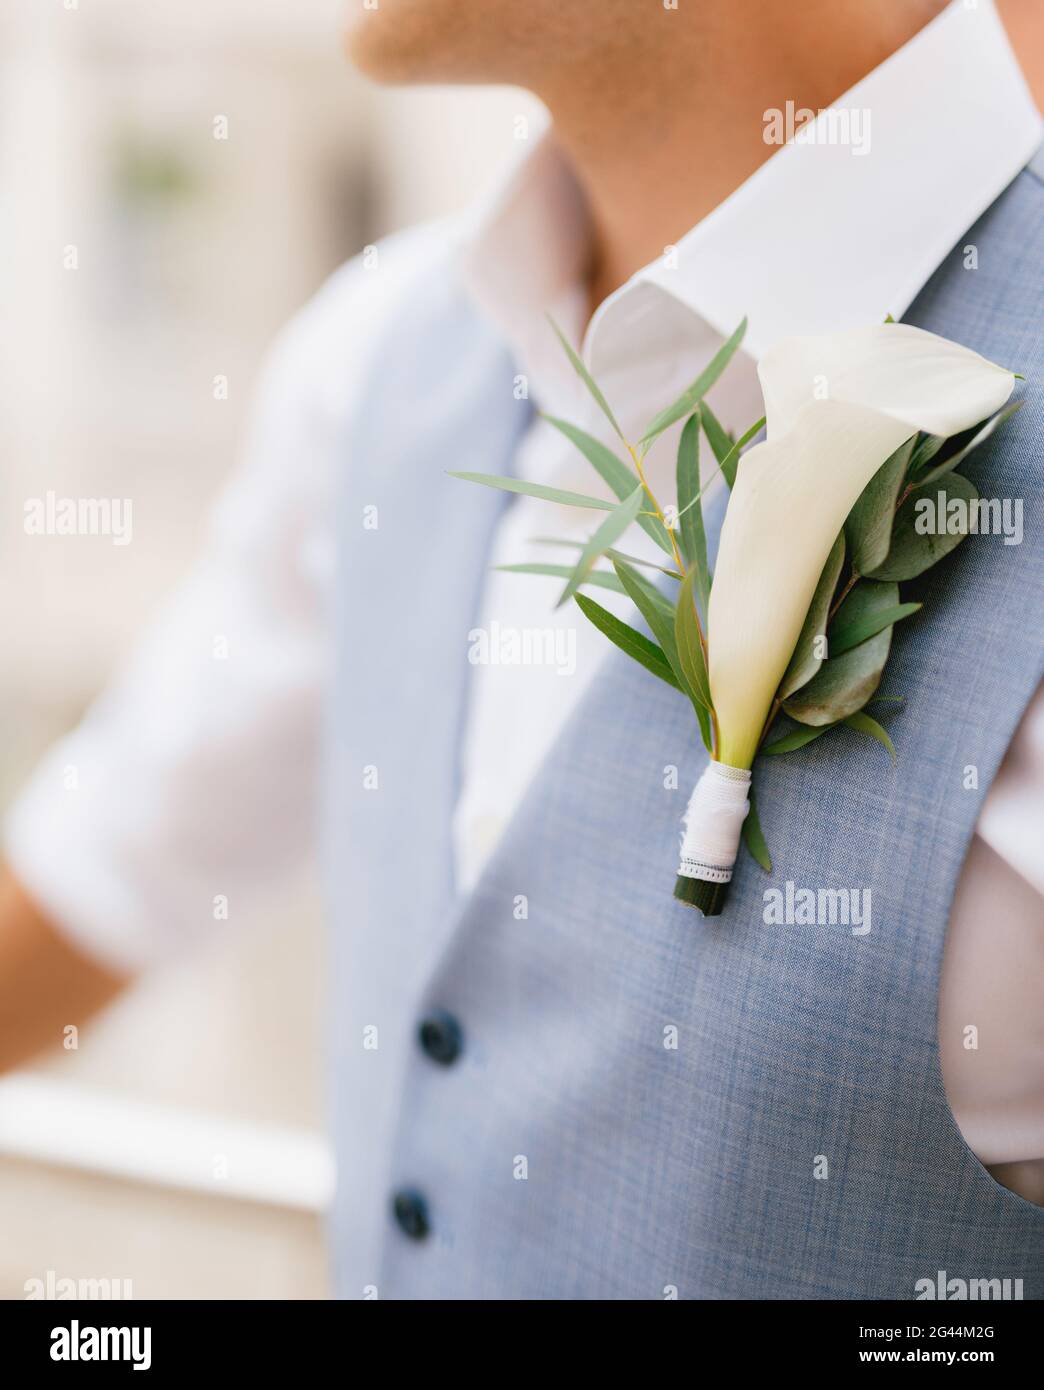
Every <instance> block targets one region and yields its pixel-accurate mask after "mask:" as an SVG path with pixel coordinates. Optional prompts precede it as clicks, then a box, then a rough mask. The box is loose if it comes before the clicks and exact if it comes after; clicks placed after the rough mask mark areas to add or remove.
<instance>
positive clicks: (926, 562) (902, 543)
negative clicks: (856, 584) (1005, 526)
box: [871, 473, 979, 580]
mask: <svg viewBox="0 0 1044 1390" xmlns="http://www.w3.org/2000/svg"><path fill="white" fill-rule="evenodd" d="M940 495H942V497H943V505H942V516H943V520H945V519H946V511H947V504H948V503H949V501H950V500H952V499H960V500H961V501H962V502H963V503H965V504H966V506H970V504H971V503H973V502H975V501H977V500H978V496H979V494H978V492H977V490H976V488H975V484H974V483H972V482H971V481H970V480H969V479H968V478H966V477H965V476H964V474H963V473H950V474H949V475H948V476H947V477H946V480H945V482H942V481H940V482H938V483H924V484H922V485H921V486H919V487H916V488H914V489H913V491H912V492H911V493H910V495H909V496H908V497H907V499H906V501H905V502H904V503H903V505H902V506H901V507H900V508H899V510H898V511H897V512H896V514H895V522H894V524H893V527H892V542H891V545H890V546H889V549H888V558H887V560H885V562H884V564H883V565H880V566H878V568H877V569H875V570H874V572H873V574H872V575H871V578H873V579H887V580H904V579H914V578H916V576H917V575H919V574H923V573H924V572H925V570H928V569H931V567H932V566H933V565H935V564H938V562H939V561H940V560H941V559H943V557H944V556H946V555H949V553H950V551H951V550H955V549H956V548H957V546H959V545H960V543H961V541H963V540H964V537H965V535H966V534H967V533H966V532H956V533H954V534H950V533H949V532H944V533H942V534H936V533H935V532H921V531H918V530H917V529H916V528H917V524H918V521H919V516H920V514H919V512H918V503H920V502H922V501H925V500H928V501H931V502H932V504H933V507H934V510H935V518H936V524H938V520H939V511H940V508H939V505H938V504H939V497H940Z"/></svg>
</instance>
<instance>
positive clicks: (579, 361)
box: [547, 314, 627, 444]
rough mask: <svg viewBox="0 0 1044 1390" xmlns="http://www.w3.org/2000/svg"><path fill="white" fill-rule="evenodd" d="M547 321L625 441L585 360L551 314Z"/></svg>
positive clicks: (575, 369)
mask: <svg viewBox="0 0 1044 1390" xmlns="http://www.w3.org/2000/svg"><path fill="white" fill-rule="evenodd" d="M547 321H548V323H550V325H551V327H552V328H553V329H554V330H555V334H556V336H557V338H558V341H559V342H560V343H561V344H562V346H563V348H565V353H566V356H567V357H568V358H569V361H570V362H571V363H572V365H573V371H574V372H576V374H577V376H578V377H579V378H580V380H581V381H582V382H583V383H584V385H585V386H586V387H587V389H588V391H590V393H591V395H592V396H593V397H594V399H595V402H596V403H597V405H598V408H599V410H601V412H602V414H603V415H604V416H605V418H606V419H607V420H608V421H609V423H610V425H612V427H613V431H614V433H615V434H617V435H618V436H619V437H620V439H623V431H622V430H621V429H620V426H619V425H618V424H617V423H616V416H615V415H614V414H613V412H612V411H611V410H610V409H609V402H608V401H607V400H606V398H605V397H604V396H603V395H602V392H601V389H600V388H599V386H598V383H597V382H596V381H595V379H594V377H593V376H592V375H591V373H590V372H589V371H588V370H587V368H586V367H585V366H584V363H583V360H582V359H581V357H580V356H579V354H578V353H577V352H576V350H575V349H574V347H573V345H572V343H571V342H570V341H569V339H568V338H567V337H566V335H565V334H564V333H563V332H562V330H561V329H560V328H559V326H558V324H557V323H555V321H554V319H553V318H552V317H551V315H550V314H548V316H547ZM626 442H627V441H626V440H624V443H625V444H626Z"/></svg>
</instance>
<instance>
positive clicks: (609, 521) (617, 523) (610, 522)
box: [555, 483, 645, 608]
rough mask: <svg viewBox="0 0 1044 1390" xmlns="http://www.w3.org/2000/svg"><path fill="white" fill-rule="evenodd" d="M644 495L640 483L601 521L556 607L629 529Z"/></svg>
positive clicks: (583, 551) (567, 597)
mask: <svg viewBox="0 0 1044 1390" xmlns="http://www.w3.org/2000/svg"><path fill="white" fill-rule="evenodd" d="M644 496H645V489H644V488H643V487H642V485H641V484H640V483H639V484H638V486H637V487H636V488H635V489H634V491H633V492H632V493H631V495H630V497H625V498H624V500H623V501H622V502H621V503H619V505H618V506H617V507H616V508H615V510H613V511H611V512H610V513H609V515H608V516H607V517H606V518H605V520H604V521H603V522H602V523H601V525H600V526H599V527H598V529H597V530H596V531H595V532H594V534H593V535H592V536H591V538H590V540H588V542H587V544H586V545H585V546H584V548H583V550H582V551H581V552H580V558H579V560H577V562H576V566H575V568H574V569H573V572H572V574H571V575H570V577H569V580H568V582H567V583H566V586H565V588H564V589H563V590H562V595H561V597H560V598H559V600H558V603H557V604H556V605H555V607H556V608H561V606H562V604H563V603H565V602H566V601H567V600H568V599H571V598H572V597H573V595H574V594H575V593H576V591H577V589H578V588H579V587H580V585H581V584H582V583H583V582H584V580H585V579H586V578H587V576H588V574H590V572H591V570H592V569H593V568H594V565H595V561H596V560H598V558H599V557H600V556H601V555H602V554H604V552H605V551H606V550H608V549H609V547H610V546H611V545H612V543H613V541H615V540H616V539H617V538H618V537H619V536H622V535H623V533H624V532H625V531H626V530H627V528H628V526H630V524H631V522H632V521H633V520H634V519H635V517H636V516H637V515H638V511H639V508H640V507H641V505H642V498H643V497H644Z"/></svg>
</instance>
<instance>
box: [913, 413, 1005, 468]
mask: <svg viewBox="0 0 1044 1390" xmlns="http://www.w3.org/2000/svg"><path fill="white" fill-rule="evenodd" d="M1024 405H1025V401H1015V403H1014V404H1013V405H1008V406H1005V407H1004V409H1003V410H998V411H997V413H996V415H991V416H990V418H989V419H988V420H987V421H985V423H984V424H980V425H976V426H975V428H974V429H973V430H970V431H967V433H969V434H970V435H971V438H970V439H968V440H967V442H966V443H961V444H960V445H959V446H958V448H957V450H956V452H954V453H952V454H950V453H948V454H947V455H946V457H945V458H944V459H942V460H941V461H940V462H939V463H937V464H936V465H935V467H934V468H931V469H929V470H928V472H927V473H925V474H924V476H923V477H918V479H917V486H918V487H924V485H925V484H926V483H934V482H935V480H936V479H937V478H941V477H943V476H944V475H945V474H946V473H950V472H952V471H953V469H955V468H956V467H957V465H958V464H960V463H963V462H964V460H965V459H966V458H967V457H968V455H969V454H970V453H971V451H972V450H973V449H977V448H978V447H979V445H980V444H982V443H983V442H984V441H985V440H987V439H989V437H990V435H991V434H992V433H993V432H994V430H996V429H998V428H999V427H1000V426H1001V425H1003V424H1004V422H1005V420H1010V419H1011V417H1012V416H1013V415H1014V414H1015V412H1016V411H1018V410H1021V409H1022V407H1023V406H1024ZM959 438H960V439H962V440H963V439H964V436H963V435H961V436H959Z"/></svg>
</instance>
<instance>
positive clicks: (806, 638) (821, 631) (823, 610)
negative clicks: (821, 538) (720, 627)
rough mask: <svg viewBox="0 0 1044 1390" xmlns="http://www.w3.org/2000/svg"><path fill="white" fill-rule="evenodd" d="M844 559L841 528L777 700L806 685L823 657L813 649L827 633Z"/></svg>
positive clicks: (780, 685)
mask: <svg viewBox="0 0 1044 1390" xmlns="http://www.w3.org/2000/svg"><path fill="white" fill-rule="evenodd" d="M844 559H845V533H844V531H841V532H840V533H839V534H838V537H837V540H836V541H835V542H834V544H833V545H832V546H831V549H830V554H829V555H828V556H827V562H826V564H825V565H824V566H823V572H822V574H821V575H820V576H819V583H818V584H817V585H816V591H815V593H814V594H813V595H812V602H811V603H810V604H809V605H808V613H807V614H806V616H805V621H804V624H803V626H802V628H801V634H800V636H799V637H798V639H797V644H796V645H795V647H794V655H793V656H792V657H791V658H790V665H789V666H788V667H787V669H786V671H785V672H784V673H783V679H782V680H781V681H780V684H779V691H778V692H777V698H778V699H780V700H785V699H786V698H787V696H788V695H793V694H794V692H795V691H796V690H800V689H801V687H802V686H803V685H807V684H808V683H809V681H810V680H811V679H812V677H813V676H814V675H815V674H816V672H817V671H818V670H819V668H820V666H822V664H823V658H822V657H821V656H819V655H818V653H817V650H816V648H817V638H820V637H824V636H825V635H826V629H827V618H828V617H829V615H830V604H831V601H832V599H833V597H834V590H835V589H836V588H837V581H838V579H839V577H840V575H841V566H842V564H843V563H844ZM823 645H824V644H823V643H818V646H819V647H822V646H823Z"/></svg>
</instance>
